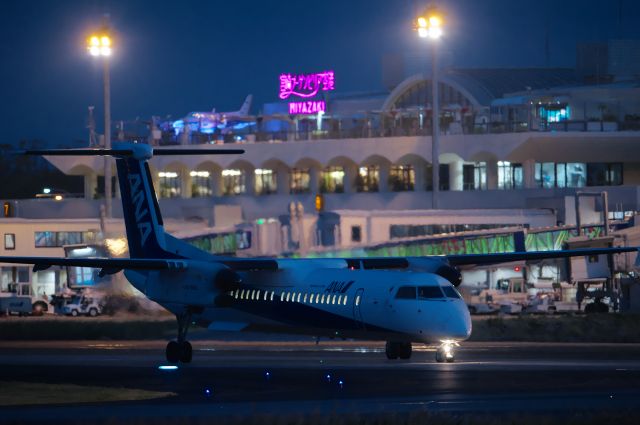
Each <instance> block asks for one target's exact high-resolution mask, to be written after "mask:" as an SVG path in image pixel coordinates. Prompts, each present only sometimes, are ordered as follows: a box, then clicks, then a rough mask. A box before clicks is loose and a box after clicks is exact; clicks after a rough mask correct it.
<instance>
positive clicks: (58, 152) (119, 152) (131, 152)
mask: <svg viewBox="0 0 640 425" xmlns="http://www.w3.org/2000/svg"><path fill="white" fill-rule="evenodd" d="M12 152H13V153H15V154H18V155H49V156H115V157H119V158H125V157H131V156H136V154H137V153H138V151H137V150H136V149H127V148H124V149H122V148H116V149H102V148H98V149H27V150H20V151H12ZM243 153H244V149H176V148H171V149H150V156H165V155H240V154H243ZM150 156H149V157H150Z"/></svg>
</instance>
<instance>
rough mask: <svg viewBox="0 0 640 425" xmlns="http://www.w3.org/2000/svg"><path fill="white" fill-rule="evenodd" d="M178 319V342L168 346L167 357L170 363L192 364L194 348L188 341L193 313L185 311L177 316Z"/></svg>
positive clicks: (172, 342)
mask: <svg viewBox="0 0 640 425" xmlns="http://www.w3.org/2000/svg"><path fill="white" fill-rule="evenodd" d="M176 318H177V319H178V340H177V341H171V342H169V343H168V344H167V349H166V356H167V361H168V362H169V363H178V362H182V363H191V358H192V357H193V348H192V347H191V343H190V342H189V341H187V331H188V330H189V323H190V322H191V312H190V311H185V312H183V313H181V314H178V315H176Z"/></svg>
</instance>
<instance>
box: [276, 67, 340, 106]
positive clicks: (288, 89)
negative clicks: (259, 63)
mask: <svg viewBox="0 0 640 425" xmlns="http://www.w3.org/2000/svg"><path fill="white" fill-rule="evenodd" d="M333 90H335V79H334V74H333V71H326V72H319V73H317V74H300V75H291V74H281V75H280V99H282V100H285V99H288V98H289V97H290V96H297V97H302V98H309V97H313V96H315V95H317V94H318V92H320V91H333Z"/></svg>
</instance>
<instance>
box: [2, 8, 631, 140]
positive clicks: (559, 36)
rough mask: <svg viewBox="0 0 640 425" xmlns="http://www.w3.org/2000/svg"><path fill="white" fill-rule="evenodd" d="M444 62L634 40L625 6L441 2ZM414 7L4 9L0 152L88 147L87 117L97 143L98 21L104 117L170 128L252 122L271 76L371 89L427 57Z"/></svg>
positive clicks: (553, 53)
mask: <svg viewBox="0 0 640 425" xmlns="http://www.w3.org/2000/svg"><path fill="white" fill-rule="evenodd" d="M440 4H441V5H442V6H443V7H445V8H446V10H447V24H448V27H447V29H446V33H447V34H446V37H445V38H444V39H443V43H444V44H445V45H446V49H447V50H448V54H447V56H446V57H447V63H448V64H449V65H452V66H456V67H485V68H486V67H524V66H545V64H547V58H546V55H545V34H548V39H549V57H548V59H549V60H548V64H549V65H551V66H567V67H571V66H574V63H575V45H576V42H578V41H605V40H607V39H609V38H635V39H637V38H640V26H638V25H637V24H636V22H637V21H638V19H639V18H640V2H639V1H637V0H582V1H580V0H563V1H557V0H536V1H531V0H444V1H441V2H440ZM421 5H424V3H422V2H418V1H414V0H323V1H300V0H296V1H268V0H262V1H240V0H229V1H220V0H216V1H213V0H210V1H190V0H183V1H180V2H178V1H161V0H156V1H143V0H127V1H113V0H112V1H106V0H82V1H80V0H77V1H76V0H56V1H54V0H48V1H44V0H32V1H13V0H4V1H3V2H2V13H1V14H0V35H1V40H2V42H1V44H0V48H1V49H2V50H1V53H2V67H1V68H0V93H1V94H2V104H1V106H0V108H1V110H0V114H1V117H2V120H3V123H4V128H5V131H4V132H3V134H2V137H1V138H0V144H5V143H13V144H15V143H16V142H17V141H18V140H21V139H41V140H44V141H46V142H47V143H48V144H50V145H52V146H53V145H58V146H65V145H67V146H68V145H70V144H71V142H72V141H73V140H78V139H85V140H86V139H87V137H88V136H87V130H86V129H85V125H86V114H87V106H88V105H95V106H96V117H97V122H98V130H99V131H102V130H101V128H102V114H103V111H102V68H101V66H100V64H99V63H98V61H97V60H95V59H94V58H91V57H89V56H88V55H87V54H86V50H85V38H86V35H87V34H88V33H89V32H90V30H91V28H92V27H96V26H99V24H100V22H101V17H102V15H103V14H104V13H109V14H110V16H111V22H112V25H113V27H114V28H115V30H116V31H117V34H118V45H117V46H116V47H115V49H116V53H115V56H114V57H113V58H112V72H111V81H112V117H113V119H114V120H120V119H124V120H133V119H135V118H136V117H140V118H142V119H149V117H150V116H151V115H158V116H161V117H165V116H167V115H171V116H172V117H173V118H174V119H177V118H180V117H182V116H184V115H186V113H188V112H189V111H194V110H210V109H211V108H213V107H216V108H217V110H219V111H228V110H236V109H238V108H239V106H240V104H241V103H242V101H243V100H244V98H245V96H246V95H247V94H249V93H253V94H254V96H255V100H254V106H253V108H252V112H253V113H258V112H259V109H260V108H261V105H262V104H263V103H264V102H271V101H275V100H277V89H278V75H279V74H280V73H281V72H293V73H297V72H317V71H322V70H326V69H334V70H335V72H336V89H337V91H339V92H363V91H365V92H366V91H368V92H371V91H376V90H380V89H382V88H383V86H382V77H381V63H382V57H383V56H384V55H386V54H389V53H396V54H401V55H406V56H407V57H413V58H416V57H419V56H420V55H422V54H425V55H426V54H427V51H426V49H425V47H424V41H423V42H422V43H421V42H420V40H418V39H417V37H416V35H415V34H414V33H413V32H412V30H411V25H412V19H413V17H414V16H415V12H416V11H417V10H419V8H420V6H421Z"/></svg>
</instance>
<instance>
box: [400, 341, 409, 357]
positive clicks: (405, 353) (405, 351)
mask: <svg viewBox="0 0 640 425" xmlns="http://www.w3.org/2000/svg"><path fill="white" fill-rule="evenodd" d="M398 348H399V349H398V357H400V358H401V359H403V360H408V359H410V358H411V351H412V350H411V343H410V342H403V343H399V344H398Z"/></svg>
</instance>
